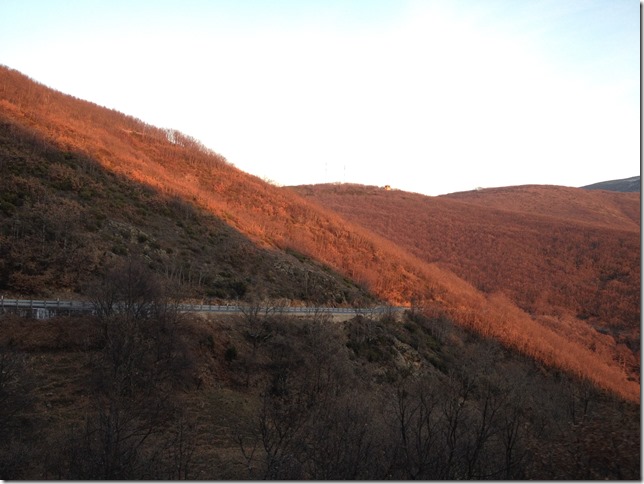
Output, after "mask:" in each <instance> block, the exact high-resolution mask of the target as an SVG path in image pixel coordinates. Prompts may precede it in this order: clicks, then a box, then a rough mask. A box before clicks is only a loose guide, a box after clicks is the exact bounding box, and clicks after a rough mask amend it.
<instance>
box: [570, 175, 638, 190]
mask: <svg viewBox="0 0 644 484" xmlns="http://www.w3.org/2000/svg"><path fill="white" fill-rule="evenodd" d="M581 188H585V189H586V190H609V191H611V192H639V191H641V184H640V177H639V176H633V177H631V178H622V179H620V180H609V181H603V182H598V183H593V184H592V185H586V186H583V187H581Z"/></svg>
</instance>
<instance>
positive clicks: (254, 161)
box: [0, 0, 641, 195]
mask: <svg viewBox="0 0 644 484" xmlns="http://www.w3.org/2000/svg"><path fill="white" fill-rule="evenodd" d="M0 64H3V65H6V66H8V67H11V68H13V69H17V70H19V71H21V72H22V73H24V74H26V75H28V76H29V77H31V78H33V79H35V80H36V81H38V82H41V83H43V84H45V85H47V86H50V87H52V88H54V89H57V90H59V91H62V92H64V93H67V94H71V95H73V96H75V97H78V98H82V99H86V100H88V101H92V102H95V103H97V104H99V105H103V106H106V107H109V108H113V109H116V110H118V111H121V112H123V113H125V114H128V115H132V116H135V117H137V118H139V119H141V120H143V121H145V122H147V123H149V124H152V125H155V126H159V127H165V128H173V129H177V130H179V131H181V132H183V133H185V134H187V135H190V136H192V137H194V138H197V139H198V140H200V141H201V142H202V143H203V144H204V145H206V146H207V147H209V148H211V149H213V150H214V151H216V152H218V153H220V154H222V155H223V156H225V157H226V158H227V159H228V161H230V162H231V163H233V164H234V165H235V166H237V167H238V168H240V169H242V170H244V171H246V172H248V173H251V174H253V175H257V176H260V177H262V178H265V179H270V180H272V181H273V182H275V183H277V184H279V185H295V184H310V183H326V182H347V183H364V184H368V185H380V186H382V185H385V184H388V185H391V186H392V187H394V188H399V189H402V190H408V191H413V192H418V193H423V194H427V195H438V194H443V193H450V192H455V191H463V190H472V189H474V188H476V187H494V186H509V185H522V184H533V183H536V184H552V185H565V186H581V185H586V184H590V183H595V182H599V181H604V180H611V179H618V178H627V177H631V176H635V175H639V174H640V136H641V125H640V3H639V1H637V0H409V1H407V0H270V1H269V0H203V1H198V0H176V1H173V0H150V1H143V0H109V1H105V0H95V1H90V0H76V1H74V0H65V1H63V0H42V1H36V0H0Z"/></svg>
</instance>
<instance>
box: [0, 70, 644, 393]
mask: <svg viewBox="0 0 644 484" xmlns="http://www.w3.org/2000/svg"><path fill="white" fill-rule="evenodd" d="M0 115H2V116H3V117H4V118H6V119H8V120H10V121H11V122H13V123H18V124H20V125H21V126H22V127H23V128H25V129H29V130H32V131H33V132H34V133H37V134H38V135H39V136H41V137H43V138H45V139H47V140H48V142H50V143H52V144H54V145H56V146H57V147H58V148H59V149H61V150H69V151H74V152H82V153H87V155H88V156H89V157H91V158H92V159H95V160H98V161H99V162H100V163H101V165H102V166H103V168H105V169H108V170H110V171H112V172H115V173H118V174H122V175H126V176H127V177H129V178H130V179H132V180H136V181H139V182H142V183H144V184H147V185H149V186H150V187H154V188H156V189H159V190H161V191H163V192H164V193H167V194H170V195H173V196H177V197H180V198H181V199H183V200H185V201H188V202H190V203H193V204H195V205H198V206H200V207H202V208H204V209H207V210H208V211H210V212H211V213H213V214H215V215H216V216H218V217H220V218H221V219H222V220H225V221H226V223H228V224H229V225H230V226H232V227H233V228H236V229H237V230H239V231H241V232H242V233H244V234H246V235H247V236H249V237H251V238H252V239H253V240H255V241H256V242H257V243H258V244H261V245H263V246H264V247H267V248H275V249H288V248H294V249H296V250H297V251H300V252H303V253H305V254H307V255H309V256H311V257H313V258H316V259H318V260H319V261H321V262H323V263H325V264H327V265H328V266H330V267H332V268H334V269H336V270H338V271H339V272H341V273H342V274H344V275H345V276H346V277H349V278H351V279H353V280H355V281H358V282H360V283H362V284H363V285H364V286H366V287H368V288H370V290H371V291H373V292H374V293H376V294H377V295H379V296H380V297H381V298H383V299H386V300H388V301H390V302H391V303H395V304H405V303H409V302H410V301H411V300H412V299H414V298H421V299H425V300H427V301H430V302H431V304H432V305H434V306H435V307H438V308H439V310H440V311H442V312H445V313H447V314H448V315H450V316H451V317H452V318H453V319H454V320H455V321H456V322H458V323H460V324H464V325H467V326H470V327H472V328H473V329H475V330H477V331H479V332H481V333H483V334H486V335H489V336H491V337H494V338H498V339H500V340H501V341H503V342H504V343H505V344H507V345H509V346H512V347H515V348H517V349H519V350H521V351H523V352H524V353H526V354H529V355H532V356H533V357H535V358H537V359H539V360H541V361H543V362H544V363H547V364H551V365H556V366H558V367H560V368H564V369H566V370H567V371H571V372H573V373H575V374H578V375H580V376H583V377H585V378H588V379H590V380H592V381H594V382H595V383H596V384H597V385H599V386H601V387H603V388H606V389H609V390H611V391H614V392H616V393H617V394H620V395H622V396H625V397H626V398H629V399H632V400H637V401H638V400H639V385H638V384H637V383H636V382H632V381H628V375H627V373H626V371H624V369H623V368H622V367H621V366H620V364H619V363H618V362H615V361H609V360H607V359H602V358H599V357H597V356H596V354H595V353H594V352H593V351H592V350H591V349H589V348H587V347H586V346H585V345H584V344H583V343H579V342H578V341H575V340H573V339H570V338H568V337H567V336H566V335H562V334H560V333H558V332H556V331H553V330H551V329H549V328H547V327H546V326H545V325H543V324H540V323H539V322H538V320H537V319H535V318H533V317H531V316H529V315H528V314H527V313H525V312H524V311H522V310H520V309H519V308H518V307H517V306H516V305H515V304H514V303H513V302H511V301H509V300H506V299H499V298H498V297H496V296H493V297H490V296H486V295H485V294H483V293H482V292H480V291H479V290H477V289H476V288H475V287H474V286H476V287H478V288H479V289H484V290H485V291H486V292H488V293H490V294H491V293H493V292H496V291H498V290H501V289H505V288H507V287H510V288H511V290H512V291H514V292H516V293H525V296H524V297H523V298H516V299H514V294H511V295H512V296H513V300H516V301H518V302H519V303H520V304H521V305H523V306H525V304H524V303H525V301H530V302H531V304H534V305H536V307H541V305H542V302H541V301H546V304H549V305H553V306H557V305H559V304H560V301H561V297H562V296H561V295H560V293H562V292H565V291H566V290H569V289H568V288H572V289H570V290H572V292H571V293H570V294H564V295H563V298H564V299H565V300H566V301H568V300H572V299H575V298H580V297H581V298H583V297H585V293H583V291H581V292H582V293H583V294H582V295H581V296H580V295H579V294H578V293H579V289H578V288H577V286H576V285H574V284H573V285H569V284H568V283H567V281H566V280H565V279H562V278H561V277H559V278H557V279H555V280H553V281H545V280H544V283H545V284H548V285H551V286H552V289H549V288H543V287H541V286H540V287H541V289H542V290H540V291H538V292H537V293H536V294H534V295H533V296H530V297H532V299H530V297H528V295H529V294H531V290H530V289H529V288H527V289H526V287H524V286H525V284H526V283H525V281H524V280H522V279H520V278H518V279H517V278H516V274H518V273H534V274H540V273H544V274H545V273H546V272H547V271H544V270H543V268H542V267H541V265H540V264H541V262H540V261H539V259H538V257H536V255H535V254H537V253H538V251H543V250H544V247H549V248H554V250H557V251H563V252H565V251H571V252H572V253H577V252H576V250H575V245H574V244H576V243H584V244H587V245H588V246H589V247H590V246H595V245H596V246H597V247H596V248H595V249H593V250H594V252H592V251H591V253H590V254H585V255H581V259H580V260H579V266H580V267H582V268H585V269H584V270H590V269H588V268H591V267H595V266H594V265H593V264H595V262H596V261H595V260H594V258H598V260H600V259H601V254H604V253H605V252H606V250H610V251H621V252H623V253H626V252H629V251H631V250H632V247H633V240H632V233H633V229H632V228H631V227H627V228H624V229H623V230H622V232H620V233H619V236H618V237H617V239H616V240H613V241H609V240H608V239H607V237H606V236H605V235H604V232H602V229H601V227H599V226H594V225H590V226H589V227H588V231H584V232H583V233H582V235H581V236H580V238H577V239H570V238H568V235H569V234H571V233H576V230H572V229H570V226H569V225H570V224H569V222H568V221H565V223H562V224H560V225H556V226H555V227H554V229H553V224H552V221H551V220H550V219H548V218H547V217H540V216H537V215H534V216H532V217H533V219H532V222H533V223H534V224H535V225H534V226H532V228H531V229H528V228H526V227H524V226H522V227H521V228H518V227H517V226H516V225H513V224H508V223H502V222H503V221H504V220H505V221H506V222H507V220H508V217H509V215H508V213H506V212H504V211H502V210H498V209H491V208H490V209H488V210H482V209H481V208H480V207H476V206H475V205H473V204H468V203H465V202H464V201H453V200H448V199H436V204H435V205H432V206H431V207H430V206H426V205H423V203H422V200H421V199H419V198H418V196H416V195H412V194H400V193H399V194H396V192H384V191H383V193H385V194H386V195H391V194H396V196H397V197H398V198H397V200H398V201H397V202H396V203H398V208H397V209H394V210H391V204H392V201H395V200H396V199H382V200H381V199H376V198H372V199H371V200H370V201H369V202H368V203H367V204H366V205H364V206H363V205H360V204H359V203H354V204H353V205H352V208H351V210H352V211H354V214H353V220H355V221H356V222H358V223H351V222H347V221H346V219H345V218H343V217H341V216H340V215H338V214H337V213H335V212H333V211H331V210H326V209H323V208H321V207H320V206H319V205H317V204H316V203H313V202H310V201H306V200H304V199H303V198H301V197H300V196H299V195H297V194H296V193H295V192H294V191H292V190H290V189H280V188H277V187H274V186H271V185H269V184H267V183H265V182H263V181H261V180H260V179H258V178H256V177H253V176H250V175H248V174H246V173H243V172H241V171H240V170H237V169H236V168H234V167H233V166H231V165H230V164H228V163H227V162H226V160H225V159H224V158H223V157H221V156H219V155H217V154H215V153H213V152H211V151H209V150H207V149H206V148H204V147H203V146H202V145H201V144H200V143H198V142H197V141H195V140H193V139H191V138H190V137H187V136H185V135H182V134H181V133H177V132H174V131H170V130H162V129H159V128H155V127H152V126H149V125H146V124H145V123H142V122H141V121H139V120H136V119H134V118H131V117H128V116H124V115H122V114H119V113H117V112H115V111H110V110H107V109H104V108H101V107H99V106H96V105H94V104H91V103H88V102H85V101H80V100H77V99H74V98H72V97H70V96H66V95H63V94H61V93H58V92H55V91H52V90H50V89H47V88H45V87H43V86H41V85H38V84H36V83H34V82H32V81H31V80H29V79H28V78H26V77H25V76H23V75H22V74H20V73H18V72H16V71H12V70H10V69H6V68H0ZM52 176H54V177H56V176H59V175H57V174H56V173H53V174H52ZM63 178H65V177H63ZM67 178H68V177H67ZM351 196H354V197H355V198H356V200H360V199H361V198H364V193H361V192H360V190H358V193H356V194H355V195H351ZM439 200H440V201H439ZM343 203H346V199H345V201H343ZM326 204H327V205H330V206H331V208H333V209H336V210H337V209H338V207H335V206H332V205H333V204H328V203H326ZM379 204H380V205H379ZM407 210H409V211H410V214H409V215H406V212H405V211H407ZM345 215H347V218H351V217H348V214H345ZM522 216H525V217H528V216H529V215H522ZM364 217H371V218H372V219H373V224H372V225H369V226H368V228H363V227H362V226H361V225H360V224H364ZM432 217H433V218H432ZM403 220H404V221H405V222H406V223H407V224H408V227H407V229H406V230H403V229H402V228H401V226H400V223H401V222H402V221H403ZM365 226H366V224H365ZM611 230H613V229H611ZM374 232H380V235H376V234H375V233H374ZM611 233H612V234H613V235H614V234H615V231H614V230H613V232H611ZM419 234H422V236H421V237H419ZM445 234H450V235H449V236H446V235H445ZM534 240H537V241H539V243H533V241H534ZM560 241H563V242H561V243H560ZM513 245H517V246H519V247H520V250H509V249H510V248H512V246H513ZM524 245H525V247H524ZM498 247H505V249H503V251H501V250H499V249H498ZM464 249H468V250H464ZM504 251H506V252H507V254H506V253H505V252H504ZM530 251H532V252H530ZM535 251H536V252H535ZM499 254H502V255H499ZM526 254H528V255H527V256H526ZM500 258H502V259H503V260H505V261H506V263H505V264H499V263H498V261H499V260H500ZM546 260H547V261H550V262H547V263H552V261H558V260H559V259H546ZM601 260H602V261H603V262H602V263H604V265H605V268H604V271H605V272H606V271H607V274H609V275H610V279H607V282H606V283H607V284H608V283H610V281H613V280H615V279H617V280H618V282H623V283H624V284H629V281H631V277H633V276H632V274H633V271H634V270H635V269H633V268H632V267H631V266H630V259H628V260H627V261H626V262H624V260H622V259H619V263H618V262H617V260H618V259H615V262H613V260H612V259H611V260H610V261H604V260H603V259H601ZM459 261H460V262H459ZM475 261H478V262H479V263H478V265H477V264H475V263H474V262H475ZM433 262H440V264H433ZM606 264H607V265H606ZM463 267H468V268H469V269H468V271H470V272H469V273H466V274H462V277H463V278H464V279H467V280H469V281H470V283H471V284H470V283H468V282H466V281H465V280H464V279H462V278H460V277H457V276H455V275H454V273H456V274H459V269H460V268H463ZM508 267H510V268H512V267H516V268H518V267H521V268H522V269H521V270H518V269H516V268H512V269H508ZM638 267H639V265H638ZM565 270H566V269H565V268H562V269H561V270H559V271H558V272H557V273H558V274H563V273H565ZM451 271H454V273H452V272H451ZM611 271H613V272H611ZM614 271H618V272H614ZM619 271H621V272H619ZM624 271H626V272H624ZM615 274H617V276H615ZM624 274H625V275H624ZM512 281H516V282H512ZM472 284H473V285H472ZM582 289H583V285H582ZM620 289H622V288H621V287H617V288H616V289H615V290H617V291H619V290H620ZM533 292H534V291H533ZM582 305H583V300H579V302H578V306H579V307H580V308H581V306H582ZM625 307H626V309H625V311H628V308H630V307H631V305H630V303H628V304H626V305H625ZM575 310H578V309H577V308H576V307H575ZM593 310H594V311H596V312H598V313H599V312H600V311H602V308H601V305H600V306H597V307H595V308H594V309H593Z"/></svg>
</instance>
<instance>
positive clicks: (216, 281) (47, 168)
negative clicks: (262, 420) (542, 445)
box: [0, 68, 639, 401]
mask: <svg viewBox="0 0 644 484" xmlns="http://www.w3.org/2000/svg"><path fill="white" fill-rule="evenodd" d="M0 116H1V117H2V126H3V130H4V136H5V140H6V142H7V144H8V146H5V147H4V148H3V149H4V150H5V153H6V157H5V158H4V160H5V161H3V163H4V164H5V165H8V166H10V167H11V169H12V170H15V172H14V173H13V176H12V178H11V181H10V185H7V186H10V190H6V191H4V190H3V192H2V193H3V196H4V194H5V193H6V194H7V198H6V199H3V201H2V207H4V209H3V218H2V227H3V249H2V250H3V251H4V252H5V253H10V254H11V260H12V261H13V262H12V263H11V264H9V265H5V267H4V268H3V276H2V277H3V280H4V284H5V289H8V290H13V291H18V290H24V289H25V288H30V290H31V291H33V292H34V293H39V291H45V290H49V291H51V290H53V289H68V290H75V291H80V290H82V284H80V281H81V280H82V277H81V276H82V275H83V274H84V275H85V276H86V278H89V277H90V276H92V275H95V274H96V273H98V272H100V271H101V268H102V265H101V264H104V261H102V259H101V258H102V257H103V258H105V257H106V258H112V257H113V256H116V257H121V256H124V255H126V254H140V256H141V257H143V258H146V257H147V258H148V259H145V260H147V261H148V262H149V263H150V265H151V266H152V267H153V268H154V269H155V270H157V272H159V273H164V272H165V273H166V275H169V276H172V275H174V276H175V277H177V278H178V279H179V281H180V282H182V283H184V285H186V288H185V289H186V290H187V291H189V292H190V291H192V293H191V295H193V296H197V297H203V296H204V295H209V294H210V295H213V296H215V297H240V296H243V297H246V298H251V297H263V296H274V297H276V296H286V297H289V298H294V299H299V300H302V301H315V300H318V299H320V298H322V299H323V300H324V301H326V302H329V301H330V302H332V303H359V302H360V301H359V300H360V298H368V297H369V295H368V294H367V291H368V292H369V293H371V294H373V295H375V296H377V297H379V298H381V299H384V300H387V301H389V302H391V303H394V304H405V303H409V302H411V301H416V302H419V303H420V304H421V305H422V308H423V309H424V310H425V311H426V312H427V313H428V314H432V315H434V316H445V317H449V318H451V319H452V320H454V321H455V322H457V323H458V324H460V325H463V326H465V327H469V328H472V329H474V330H476V331H478V332H479V333H481V334H483V335H484V336H486V337H490V338H495V339H498V340H499V341H501V342H502V343H503V344H505V345H507V346H508V347H511V348H515V349H517V350H519V351H521V352H523V353H525V354H527V355H529V356H531V357H533V358H535V359H537V360H538V361H541V362H543V363H545V364H547V365H552V366H555V367H558V368H562V369H565V370H566V371H567V372H571V373H573V374H575V375H577V376H580V377H583V378H587V379H589V380H591V381H593V382H594V383H595V384H597V385H598V386H599V387H601V388H604V389H609V390H611V391H613V392H615V393H617V394H620V395H622V396H624V397H626V398H629V399H631V400H634V401H638V399H639V385H638V384H637V382H634V381H630V380H629V379H628V374H627V372H626V371H624V369H623V367H622V366H623V365H622V364H621V363H620V362H615V361H612V360H611V359H610V358H604V357H601V358H598V356H597V354H596V352H595V351H594V350H592V349H590V348H589V347H587V345H585V343H584V342H583V341H579V340H577V339H574V338H570V337H569V336H568V335H562V334H560V332H558V331H557V330H556V328H554V327H548V326H547V325H545V324H543V322H542V321H539V320H538V319H536V318H534V317H532V316H531V315H529V314H528V313H526V312H525V311H522V310H521V309H520V308H519V307H517V306H516V305H515V304H514V303H513V302H512V301H511V300H509V299H508V298H504V297H503V296H500V295H498V294H485V293H483V292H481V291H480V290H478V289H476V288H475V287H474V286H473V285H472V284H471V283H468V282H466V281H465V280H463V279H462V278H460V277H458V276H457V275H455V274H454V273H453V272H452V271H450V270H449V269H447V268H446V267H441V266H439V265H437V264H433V263H430V261H427V260H423V259H421V258H420V257H418V256H417V255H414V254H413V253H410V251H408V250H407V248H404V249H403V248H401V245H399V244H396V243H392V242H391V241H389V240H387V238H386V237H383V236H382V235H376V234H375V233H374V231H372V230H370V229H366V228H363V227H361V226H360V225H359V224H356V223H352V222H348V221H347V220H346V219H345V218H343V217H341V216H339V215H337V214H336V213H334V212H332V211H330V210H326V209H324V208H321V207H320V206H319V205H317V204H315V203H313V202H310V201H307V200H305V199H303V198H302V197H300V196H299V195H297V194H296V193H294V192H293V191H292V190H288V189H280V188H277V187H273V186H271V185H269V184H266V183H265V182H263V181H261V180H259V179H258V178H256V177H253V176H250V175H247V174H245V173H243V172H241V171H239V170H237V169H236V168H234V167H232V166H230V165H229V164H228V163H226V162H225V160H224V159H223V158H222V157H221V156H218V155H216V154H215V153H212V152H210V151H209V150H207V149H205V148H204V147H203V146H201V145H200V144H199V143H198V142H196V141H195V140H193V139H191V138H189V137H187V136H185V135H182V134H180V133H177V132H174V131H171V130H161V129H158V128H154V127H151V126H148V125H145V124H144V123H142V122H140V121H138V120H136V119H133V118H131V117H127V116H124V115H122V114H119V113H117V112H114V111H109V110H106V109H104V108H100V107H98V106H96V105H93V104H91V103H87V102H84V101H80V100H77V99H74V98H72V97H70V96H66V95H63V94H60V93H57V92H55V91H53V90H50V89H47V88H45V87H43V86H40V85H38V84H36V83H34V82H33V81H31V80H29V79H28V78H26V77H25V76H23V75H21V74H19V73H17V72H15V71H11V70H9V69H6V68H2V69H0ZM32 155H33V156H32ZM106 180H107V181H106ZM115 180H118V181H119V182H118V183H117V184H115V183H114V181H115ZM6 183H9V182H6ZM52 197H54V198H53V199H55V200H56V204H52V203H50V202H51V200H52ZM63 201H64V202H63ZM52 205H56V206H57V208H56V209H54V208H52ZM52 210H57V211H58V212H57V213H54V212H51V211H52ZM92 210H94V211H95V212H94V213H93V212H92ZM42 214H46V216H45V217H42V216H41V215H42ZM39 217H40V218H39ZM177 219H178V220H177ZM24 220H29V224H28V231H25V228H24V225H23V221H24ZM53 222H55V224H54V225H53V226H52V223H53ZM141 223H144V226H145V227H147V228H146V229H145V230H143V233H141V232H138V230H141V229H139V228H138V227H139V225H140V224H141ZM78 224H81V225H82V224H85V225H88V226H87V227H85V228H84V229H83V230H79V233H80V232H82V233H83V234H84V235H82V238H81V239H80V241H78V240H76V239H72V238H70V237H66V236H65V234H66V233H67V231H66V227H68V226H76V225H78ZM123 224H126V226H125V227H124V226H123ZM155 224H156V226H157V231H156V232H155V231H154V230H153V227H154V226H155ZM168 224H170V225H172V224H174V225H176V226H177V227H178V228H177V229H174V228H173V229H169V228H168ZM92 230H93V231H94V232H95V234H96V236H95V238H91V237H90V238H85V237H89V236H87V235H86V234H85V232H86V231H92ZM168 231H169V232H171V233H174V234H175V241H180V249H178V248H176V247H175V248H174V249H173V247H172V246H171V243H173V242H172V239H171V238H169V237H170V236H169V235H168V234H167V232H168ZM25 235H27V236H28V238H27V239H25V238H24V236H25ZM182 239H184V240H182ZM25 240H26V241H28V247H29V250H33V251H36V253H35V254H21V253H20V247H25V246H26V245H25V244H24V241H25ZM148 240H150V241H151V243H147V241H148ZM161 240H164V242H163V243H161V242H159V241H161ZM21 241H23V242H21ZM155 241H156V243H157V245H159V247H158V248H157V247H156V245H155V244H154V242H155ZM21 243H22V245H21ZM52 243H53V244H52ZM52 245H53V247H54V248H55V249H56V250H54V251H52V250H50V249H49V247H50V246H52ZM94 245H95V246H96V247H98V248H99V250H98V251H97V253H96V254H94V256H93V258H92V257H90V255H88V250H87V248H88V246H89V247H93V246H94ZM168 249H172V250H180V254H179V255H177V254H175V252H170V251H169V250H168ZM159 250H161V251H162V252H164V253H161V252H155V251H159ZM53 253H55V254H59V258H58V259H56V261H55V263H54V265H55V266H56V268H57V269H61V268H65V267H71V268H73V270H72V271H71V272H70V271H68V272H66V274H67V275H68V279H67V280H65V279H62V280H61V281H60V286H59V287H56V286H55V285H56V284H57V282H56V281H57V273H56V272H55V271H54V272H51V270H50V269H51V267H52V261H51V260H50V259H49V257H50V256H51V254H53ZM191 253H192V254H193V255H190V254H191ZM216 253H219V255H216V256H215V257H214V262H211V256H212V255H213V254H216ZM72 256H80V260H79V259H74V258H73V257H72ZM57 257H58V256H57ZM70 257H72V258H70ZM7 260H8V259H7ZM164 261H166V262H167V268H164V265H163V264H164ZM175 262H180V263H181V264H179V266H176V265H173V264H174V263H175ZM237 263H240V264H241V269H240V272H237V271H236V265H237ZM74 271H78V273H74ZM333 272H336V273H338V274H339V275H340V276H341V277H340V278H338V277H336V276H333V277H332V278H331V279H330V278H329V277H330V276H328V274H329V273H333ZM177 274H179V276H177ZM25 275H26V276H28V277H27V281H26V282H25V280H24V279H25V277H24V276H25ZM16 276H18V277H17V279H16ZM21 277H22V283H23V286H22V287H21V286H20V285H19V283H20V282H21ZM342 277H344V278H347V279H350V280H352V281H355V282H357V283H358V285H359V286H360V287H361V288H362V290H359V289H357V288H356V287H355V286H352V285H351V284H350V283H349V282H347V281H344V282H343V281H342V280H341V279H342ZM34 281H35V282H34ZM240 285H241V287H240ZM311 286H313V287H317V286H322V287H321V288H320V289H319V290H318V289H316V290H315V291H310V290H309V288H311ZM298 289H299V291H298ZM209 291H211V292H210V293H209ZM281 291H286V293H285V294H282V293H281ZM240 293H243V294H240ZM600 340H601V338H600V339H599V340H598V341H599V343H601V341H600ZM603 347H604V345H602V344H600V348H603Z"/></svg>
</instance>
